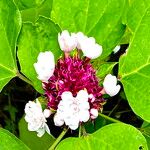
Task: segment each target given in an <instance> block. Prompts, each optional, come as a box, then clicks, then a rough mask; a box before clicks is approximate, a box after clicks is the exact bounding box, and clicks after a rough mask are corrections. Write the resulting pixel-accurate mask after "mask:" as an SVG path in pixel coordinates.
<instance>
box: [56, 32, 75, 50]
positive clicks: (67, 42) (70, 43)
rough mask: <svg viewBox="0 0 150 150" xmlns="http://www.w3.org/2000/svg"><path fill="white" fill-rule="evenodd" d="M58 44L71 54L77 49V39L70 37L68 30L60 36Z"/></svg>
mask: <svg viewBox="0 0 150 150" xmlns="http://www.w3.org/2000/svg"><path fill="white" fill-rule="evenodd" d="M58 43H59V46H60V48H61V50H63V51H64V52H70V51H72V50H73V49H75V48H76V45H77V43H76V39H75V38H74V36H72V35H70V34H69V32H68V31H67V30H64V31H63V32H62V33H61V34H60V33H59V34H58Z"/></svg>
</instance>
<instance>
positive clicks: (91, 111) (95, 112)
mask: <svg viewBox="0 0 150 150" xmlns="http://www.w3.org/2000/svg"><path fill="white" fill-rule="evenodd" d="M90 114H91V119H95V118H97V117H98V110H97V109H94V108H92V109H91V110H90Z"/></svg>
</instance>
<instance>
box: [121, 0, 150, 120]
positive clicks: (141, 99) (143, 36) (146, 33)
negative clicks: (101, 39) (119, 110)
mask: <svg viewBox="0 0 150 150" xmlns="http://www.w3.org/2000/svg"><path fill="white" fill-rule="evenodd" d="M134 2H135V3H136V4H135V6H136V5H137V1H134ZM138 4H139V5H145V1H143V3H138ZM149 4H150V0H149ZM144 10H145V11H141V9H139V10H138V9H136V10H135V12H132V13H131V14H130V16H132V14H133V13H137V12H138V14H140V15H138V17H137V18H132V17H131V18H132V19H136V20H138V24H137V25H136V26H137V27H136V30H135V32H134V34H133V37H132V40H131V42H130V46H129V48H128V50H127V52H126V53H125V54H124V55H123V56H122V57H121V58H120V61H119V76H120V78H121V82H122V83H123V87H124V90H125V94H126V96H127V99H128V101H129V104H130V106H131V108H132V109H133V111H134V112H135V113H136V114H137V115H139V116H140V117H141V118H143V119H144V120H146V121H148V122H150V115H149V114H150V90H149V89H150V76H149V75H150V42H149V39H150V28H149V26H150V13H149V11H150V5H149V7H148V6H147V5H145V9H144Z"/></svg>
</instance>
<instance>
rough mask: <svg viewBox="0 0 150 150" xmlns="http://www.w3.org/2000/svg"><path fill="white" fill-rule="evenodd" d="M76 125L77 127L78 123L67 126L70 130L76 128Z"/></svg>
mask: <svg viewBox="0 0 150 150" xmlns="http://www.w3.org/2000/svg"><path fill="white" fill-rule="evenodd" d="M78 127H79V124H75V125H69V128H70V129H71V130H76V129H78Z"/></svg>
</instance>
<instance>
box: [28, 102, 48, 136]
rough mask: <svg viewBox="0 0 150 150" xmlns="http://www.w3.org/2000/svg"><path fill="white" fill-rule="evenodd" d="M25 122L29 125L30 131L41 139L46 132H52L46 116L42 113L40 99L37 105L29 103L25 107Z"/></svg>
mask: <svg viewBox="0 0 150 150" xmlns="http://www.w3.org/2000/svg"><path fill="white" fill-rule="evenodd" d="M25 114H26V115H25V120H26V122H27V123H28V130H29V131H36V132H37V133H38V134H37V136H39V137H41V136H42V135H43V134H44V133H45V131H46V132H47V133H49V134H50V130H49V128H48V126H47V124H46V122H47V121H46V119H45V116H44V114H43V112H42V107H41V104H40V102H39V101H38V99H36V103H35V102H32V101H29V102H28V103H27V104H26V106H25Z"/></svg>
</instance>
